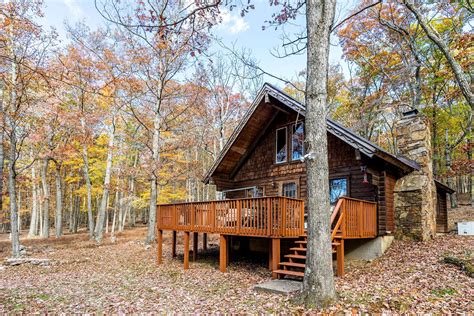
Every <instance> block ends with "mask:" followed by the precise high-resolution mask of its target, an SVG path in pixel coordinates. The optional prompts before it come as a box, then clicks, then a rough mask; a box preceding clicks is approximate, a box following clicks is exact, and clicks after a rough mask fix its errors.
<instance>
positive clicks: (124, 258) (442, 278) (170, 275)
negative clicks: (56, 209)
mask: <svg viewBox="0 0 474 316" xmlns="http://www.w3.org/2000/svg"><path fill="white" fill-rule="evenodd" d="M144 235H145V230H144V228H138V229H134V230H132V231H127V232H125V233H122V234H121V235H119V237H118V240H117V242H116V243H115V244H111V243H110V242H109V241H107V242H105V243H104V244H103V245H101V246H97V245H95V244H94V243H92V242H90V241H88V240H87V236H86V235H85V234H79V235H75V236H71V235H69V236H65V237H63V238H61V239H59V240H55V239H54V238H51V239H50V240H47V241H42V240H24V241H23V242H22V243H23V244H24V245H26V246H27V252H28V254H27V256H29V257H35V258H49V259H51V264H50V265H44V266H42V265H32V264H22V265H19V266H7V267H2V266H0V313H1V314H3V313H12V312H16V313H32V312H41V313H44V312H48V313H58V312H75V313H85V312H88V313H91V312H95V313H104V312H105V313H129V312H134V313H138V312H160V311H162V312H171V311H178V312H192V313H213V312H226V313H245V312H247V313H304V312H305V310H304V309H303V308H302V307H301V306H298V305H295V303H294V301H295V300H294V299H293V297H285V296H281V295H276V294H267V293H261V292H255V291H254V290H253V286H254V285H255V284H257V283H260V282H263V281H266V280H269V279H270V274H269V272H268V270H267V269H266V268H265V266H263V265H258V264H255V263H248V262H247V263H243V262H240V263H238V262H234V263H232V264H231V265H230V268H229V272H228V273H221V272H219V270H218V266H217V264H218V262H217V260H218V255H217V254H218V252H217V245H216V243H215V242H213V239H212V238H211V242H210V244H211V247H210V250H209V253H208V254H205V255H201V257H200V259H198V261H197V262H194V263H192V264H191V269H189V270H186V271H185V270H183V267H182V258H180V257H178V258H177V259H171V253H170V248H169V239H168V238H169V236H168V235H166V236H165V247H164V264H163V265H161V266H157V265H156V264H155V259H156V257H155V247H146V246H145V245H144V244H143V243H142V242H141V240H143V238H144ZM2 238H3V239H2V240H0V260H1V262H3V260H4V258H5V257H6V256H7V255H8V251H9V244H8V241H7V240H5V236H2ZM180 246H181V245H178V253H182V247H180ZM473 253H474V238H472V237H459V236H453V235H447V236H442V237H438V238H437V239H436V240H433V241H430V242H426V243H412V242H398V241H397V242H395V243H394V244H393V245H392V247H391V248H390V250H389V251H388V252H387V253H386V254H385V255H384V256H383V257H382V258H380V259H377V260H374V261H372V262H353V263H352V264H350V266H349V267H348V268H347V273H346V276H345V277H344V278H341V279H337V281H336V282H337V290H338V292H339V295H340V300H339V303H338V304H336V305H334V306H332V307H331V308H330V309H329V310H328V311H330V312H336V311H339V312H346V313H348V312H355V311H370V312H408V311H410V312H434V313H447V312H469V311H473V310H474V303H473V302H474V279H472V278H470V277H468V276H467V275H466V274H465V273H464V272H462V271H460V270H459V269H458V268H457V267H455V266H452V265H447V264H444V263H442V262H441V260H442V258H443V257H444V256H445V255H447V254H450V255H452V256H453V255H454V256H457V257H459V258H461V257H462V258H469V259H470V260H471V261H472V258H473ZM306 312H307V311H306Z"/></svg>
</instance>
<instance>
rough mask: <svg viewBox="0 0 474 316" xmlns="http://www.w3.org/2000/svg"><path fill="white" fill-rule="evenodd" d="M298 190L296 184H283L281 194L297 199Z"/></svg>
mask: <svg viewBox="0 0 474 316" xmlns="http://www.w3.org/2000/svg"><path fill="white" fill-rule="evenodd" d="M296 190H297V186H296V183H295V182H288V183H283V185H282V192H281V194H282V195H283V196H286V197H289V198H294V199H296V194H297V192H296Z"/></svg>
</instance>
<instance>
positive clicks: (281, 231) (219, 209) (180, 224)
mask: <svg viewBox="0 0 474 316" xmlns="http://www.w3.org/2000/svg"><path fill="white" fill-rule="evenodd" d="M157 213H158V215H157V228H158V230H176V231H192V232H199V233H216V234H225V235H235V236H251V237H268V238H287V237H298V236H301V235H303V233H304V202H303V200H298V199H291V198H287V197H281V196H274V197H259V198H248V199H236V200H220V201H207V202H192V203H177V204H161V205H158V210H157Z"/></svg>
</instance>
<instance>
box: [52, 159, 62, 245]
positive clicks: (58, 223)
mask: <svg viewBox="0 0 474 316" xmlns="http://www.w3.org/2000/svg"><path fill="white" fill-rule="evenodd" d="M55 179H56V216H55V223H54V227H55V229H56V238H59V237H61V235H62V234H63V224H62V223H63V191H62V190H63V189H62V185H61V165H59V164H56V173H55Z"/></svg>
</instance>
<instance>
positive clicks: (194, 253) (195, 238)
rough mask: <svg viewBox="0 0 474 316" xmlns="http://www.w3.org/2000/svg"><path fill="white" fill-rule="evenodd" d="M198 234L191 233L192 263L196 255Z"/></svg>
mask: <svg viewBox="0 0 474 316" xmlns="http://www.w3.org/2000/svg"><path fill="white" fill-rule="evenodd" d="M198 242H199V233H197V232H194V233H193V261H196V258H197V253H198Z"/></svg>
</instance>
